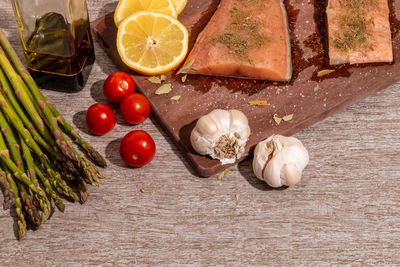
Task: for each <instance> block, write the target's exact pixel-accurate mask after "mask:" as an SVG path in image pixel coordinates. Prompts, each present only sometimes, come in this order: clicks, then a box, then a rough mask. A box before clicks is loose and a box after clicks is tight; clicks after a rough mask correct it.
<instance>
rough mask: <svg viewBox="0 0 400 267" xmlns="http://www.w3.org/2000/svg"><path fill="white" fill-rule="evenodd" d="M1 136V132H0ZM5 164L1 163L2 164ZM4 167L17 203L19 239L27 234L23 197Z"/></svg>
mask: <svg viewBox="0 0 400 267" xmlns="http://www.w3.org/2000/svg"><path fill="white" fill-rule="evenodd" d="M0 136H1V134H0ZM2 165H3V164H1V165H0V166H2ZM3 168H5V167H3V166H2V167H1V168H0V172H2V173H3V175H5V177H6V178H7V181H8V183H9V185H10V189H11V190H12V192H13V196H14V204H15V212H16V213H17V216H18V223H17V224H18V236H17V238H18V239H22V238H23V237H24V236H25V234H26V221H25V216H24V213H23V211H22V204H21V199H20V198H19V192H18V187H17V185H16V184H15V182H14V180H13V179H12V177H11V174H10V173H8V172H6V171H5V170H4V169H3Z"/></svg>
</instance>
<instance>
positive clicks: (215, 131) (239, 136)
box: [190, 109, 250, 164]
mask: <svg viewBox="0 0 400 267" xmlns="http://www.w3.org/2000/svg"><path fill="white" fill-rule="evenodd" d="M249 135H250V127H249V125H248V120H247V117H246V116H245V115H244V114H243V112H241V111H239V110H222V109H216V110H214V111H212V112H210V113H209V114H207V115H204V116H202V117H201V118H200V119H199V120H198V121H197V123H196V126H195V127H194V129H193V130H192V133H191V135H190V141H191V144H192V147H193V149H194V150H195V151H196V152H197V153H199V154H201V155H209V156H211V157H212V158H214V159H219V160H220V161H221V162H222V164H227V163H233V162H235V161H236V159H238V158H239V157H240V156H241V155H242V154H243V152H244V147H245V145H246V142H247V139H248V137H249Z"/></svg>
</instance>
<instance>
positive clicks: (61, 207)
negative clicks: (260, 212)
mask: <svg viewBox="0 0 400 267" xmlns="http://www.w3.org/2000/svg"><path fill="white" fill-rule="evenodd" d="M33 168H34V170H35V173H36V175H37V177H39V179H40V181H41V182H42V185H43V186H44V189H45V191H46V193H47V194H48V195H49V196H50V197H51V198H52V199H53V201H54V203H55V204H56V207H57V208H58V210H59V211H61V212H64V209H65V206H64V203H63V201H62V199H61V198H60V197H59V196H58V195H57V193H56V192H55V191H54V190H53V188H52V187H51V184H50V183H49V180H47V178H46V177H44V175H43V173H42V172H41V171H40V170H39V168H38V167H36V166H34V167H33Z"/></svg>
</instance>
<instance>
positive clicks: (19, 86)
mask: <svg viewBox="0 0 400 267" xmlns="http://www.w3.org/2000/svg"><path fill="white" fill-rule="evenodd" d="M0 65H1V66H2V68H3V70H4V71H5V73H6V75H7V77H8V79H9V80H10V81H11V84H12V85H13V87H14V89H15V90H16V95H17V97H18V99H19V100H20V102H21V103H22V105H23V106H24V107H25V109H26V110H27V112H28V113H29V115H30V117H31V118H32V120H33V121H34V124H35V126H36V128H37V129H38V131H39V132H40V133H41V134H42V135H45V133H46V126H45V125H44V122H43V120H42V118H41V117H40V115H39V114H38V112H37V110H36V109H35V106H34V104H33V103H32V101H31V99H30V97H29V96H28V95H27V93H26V92H27V91H28V88H27V87H26V85H25V83H24V82H23V81H22V79H21V77H20V76H18V75H17V74H16V73H15V71H14V68H13V67H12V65H11V63H10V62H9V61H8V59H7V57H6V55H5V53H4V51H3V49H2V48H0ZM38 104H39V106H40V108H41V110H42V111H43V113H44V115H45V118H44V119H45V121H46V123H47V126H49V128H50V130H51V133H52V134H53V136H54V138H55V140H56V144H57V145H58V147H59V148H60V150H61V152H62V153H63V154H64V156H65V157H66V158H68V159H70V160H71V161H73V162H74V163H75V165H76V166H77V167H78V168H79V169H80V170H82V172H83V174H84V175H85V179H86V181H87V182H89V183H91V184H95V185H96V184H98V178H103V177H104V176H103V175H102V174H101V173H100V172H99V171H98V170H96V169H95V167H94V166H93V165H91V164H90V162H88V161H87V160H86V159H85V158H84V157H82V156H81V155H80V154H79V153H77V151H76V150H75V149H74V148H73V146H72V144H71V143H70V142H69V140H68V139H67V138H66V137H65V136H64V134H63V133H62V131H61V130H60V128H59V127H58V124H57V122H56V120H55V117H54V115H53V113H52V112H51V111H50V109H49V107H48V106H47V104H46V103H45V102H44V101H38ZM49 138H50V137H45V139H49Z"/></svg>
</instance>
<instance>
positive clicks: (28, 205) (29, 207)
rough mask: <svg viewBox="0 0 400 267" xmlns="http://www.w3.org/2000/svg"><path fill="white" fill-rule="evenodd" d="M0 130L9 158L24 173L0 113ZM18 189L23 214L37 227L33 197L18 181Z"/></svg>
mask: <svg viewBox="0 0 400 267" xmlns="http://www.w3.org/2000/svg"><path fill="white" fill-rule="evenodd" d="M0 128H1V132H2V133H3V135H4V137H5V139H6V141H7V144H8V148H9V150H10V153H11V156H12V158H13V160H14V162H15V164H16V166H17V167H18V169H20V170H21V171H22V172H24V164H23V162H22V157H21V151H20V145H19V144H18V142H17V140H16V138H15V136H14V134H13V132H12V130H11V127H10V125H9V124H8V122H7V121H6V118H5V117H4V116H3V113H2V112H1V111H0ZM16 184H17V186H18V189H19V191H20V195H21V199H22V202H23V207H24V210H25V212H26V213H27V215H28V218H29V220H30V221H31V222H32V224H33V225H34V226H35V227H37V226H39V225H40V213H39V211H38V210H37V208H36V207H35V205H34V204H33V196H32V195H31V194H30V193H29V191H27V190H26V188H25V185H24V184H23V183H21V182H19V181H17V182H16Z"/></svg>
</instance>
